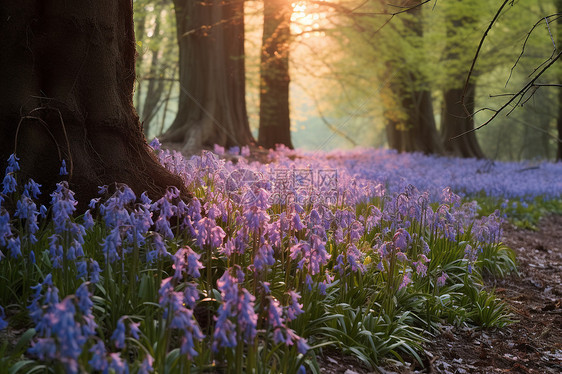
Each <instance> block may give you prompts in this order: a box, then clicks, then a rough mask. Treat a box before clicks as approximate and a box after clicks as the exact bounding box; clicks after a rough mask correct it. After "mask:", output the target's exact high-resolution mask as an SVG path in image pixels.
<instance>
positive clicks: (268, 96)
mask: <svg viewBox="0 0 562 374" xmlns="http://www.w3.org/2000/svg"><path fill="white" fill-rule="evenodd" d="M292 11H293V9H292V6H291V2H290V1H287V0H264V11H263V13H264V17H263V38H262V51H261V65H260V127H259V138H258V143H259V144H260V145H261V146H263V147H265V148H275V146H276V145H277V144H283V145H285V146H287V147H289V148H293V144H292V142H291V119H290V109H289V82H290V77H289V49H290V38H291V14H292Z"/></svg>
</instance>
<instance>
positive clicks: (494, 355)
mask: <svg viewBox="0 0 562 374" xmlns="http://www.w3.org/2000/svg"><path fill="white" fill-rule="evenodd" d="M502 241H503V242H504V243H505V244H506V245H508V246H509V247H510V248H512V249H514V250H515V251H516V253H517V259H518V265H519V266H518V270H519V275H515V274H513V275H509V276H507V277H506V278H503V279H494V278H489V279H486V286H487V287H488V288H489V289H495V292H496V295H497V296H498V297H500V298H501V299H502V300H504V301H505V302H506V303H507V305H508V306H509V308H510V310H511V312H512V313H513V319H515V320H516V321H517V322H515V323H513V324H511V325H509V326H507V327H505V328H503V329H496V330H482V329H475V328H469V327H461V328H456V327H453V326H444V327H443V329H442V333H441V334H440V335H438V336H437V337H435V338H432V339H431V342H430V343H429V344H427V345H426V347H425V350H426V357H425V363H424V366H425V367H422V366H421V365H420V364H419V363H417V362H415V361H413V360H412V362H406V363H405V364H400V363H399V364H398V365H396V364H386V365H383V366H381V367H379V368H378V372H380V373H384V374H391V373H393V374H394V373H399V374H405V373H445V374H457V373H458V374H464V373H533V374H535V373H536V374H544V373H562V216H557V215H551V216H546V217H543V218H542V220H541V221H540V223H539V225H538V230H536V231H533V230H528V229H521V228H517V227H515V226H513V225H511V224H509V223H506V224H505V225H504V230H503V238H502ZM320 366H321V368H322V369H321V372H322V373H326V374H335V373H345V374H365V373H372V372H373V371H370V370H367V369H365V368H363V367H362V366H361V365H360V363H358V362H357V361H354V360H353V359H351V358H348V357H338V356H337V355H336V356H334V355H332V354H331V353H330V355H329V356H328V355H326V356H325V357H323V358H322V360H321V365H320Z"/></svg>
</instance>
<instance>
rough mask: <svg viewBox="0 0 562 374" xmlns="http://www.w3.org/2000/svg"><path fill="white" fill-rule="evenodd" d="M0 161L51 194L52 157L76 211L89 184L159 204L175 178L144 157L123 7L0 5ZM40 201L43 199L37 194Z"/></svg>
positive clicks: (90, 192)
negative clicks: (14, 159)
mask: <svg viewBox="0 0 562 374" xmlns="http://www.w3.org/2000/svg"><path fill="white" fill-rule="evenodd" d="M0 34H1V35H2V40H1V41H0V43H2V53H0V81H1V82H2V90H0V126H1V127H0V128H1V131H2V136H1V137H0V158H1V160H2V163H3V166H5V164H6V162H5V160H6V159H7V158H8V156H9V155H10V154H11V153H13V152H14V151H15V152H16V154H17V155H18V156H19V157H20V159H21V161H20V164H21V168H22V170H21V176H22V177H23V179H22V180H24V181H25V180H27V178H33V179H35V180H36V181H37V182H38V183H41V184H42V185H43V190H44V191H52V189H53V187H54V185H55V183H56V182H58V181H60V179H61V177H60V176H59V168H60V165H61V161H62V159H65V160H66V162H67V165H68V170H69V173H70V174H69V176H68V180H69V183H70V186H71V188H72V189H73V190H74V191H75V192H76V196H77V198H78V200H79V202H80V203H81V204H82V206H85V205H86V204H87V203H88V202H89V199H90V198H92V197H95V196H97V187H98V186H100V185H107V184H112V183H113V182H119V183H126V184H128V185H129V186H130V187H131V188H132V189H133V190H134V191H135V192H136V193H137V194H140V193H142V192H143V191H148V193H149V196H151V197H152V198H159V197H160V196H161V195H162V194H163V193H164V192H165V189H166V188H167V187H168V186H172V185H174V186H176V187H178V188H180V190H181V191H182V192H183V193H184V195H185V196H186V197H187V196H188V192H187V191H186V189H185V186H184V185H183V184H182V182H181V180H180V179H179V178H178V177H176V176H174V175H172V174H170V173H169V172H168V171H167V170H165V169H164V168H163V167H162V166H161V165H160V164H159V163H158V161H157V160H156V159H155V157H154V156H153V154H152V153H151V151H150V150H149V147H148V145H147V144H146V140H145V138H144V136H143V134H142V131H141V125H140V122H139V120H138V117H137V115H136V113H135V110H134V108H133V83H134V79H135V53H136V52H135V37H134V31H133V14H132V3H131V1H130V0H119V1H117V0H97V1H93V2H92V1H90V2H68V1H63V0H48V1H47V0H23V1H19V2H13V1H4V2H1V3H0ZM43 196H44V198H47V199H48V197H49V196H48V193H47V192H44V193H43Z"/></svg>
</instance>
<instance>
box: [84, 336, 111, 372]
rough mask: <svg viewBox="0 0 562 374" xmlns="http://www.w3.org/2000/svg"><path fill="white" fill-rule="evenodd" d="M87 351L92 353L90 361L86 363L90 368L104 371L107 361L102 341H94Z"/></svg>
mask: <svg viewBox="0 0 562 374" xmlns="http://www.w3.org/2000/svg"><path fill="white" fill-rule="evenodd" d="M89 351H90V353H92V354H93V355H92V358H91V359H90V361H88V363H89V364H90V365H91V366H92V369H94V370H97V371H100V372H106V371H107V368H108V366H109V365H108V362H107V350H106V349H105V344H103V341H102V340H98V341H96V343H95V344H94V345H93V346H92V348H90V350H89Z"/></svg>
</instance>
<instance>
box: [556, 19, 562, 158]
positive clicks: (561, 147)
mask: <svg viewBox="0 0 562 374" xmlns="http://www.w3.org/2000/svg"><path fill="white" fill-rule="evenodd" d="M559 27H560V26H559ZM560 83H561V84H562V79H561V80H560ZM556 126H557V128H558V148H557V151H556V161H559V162H562V88H558V119H557V121H556Z"/></svg>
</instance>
